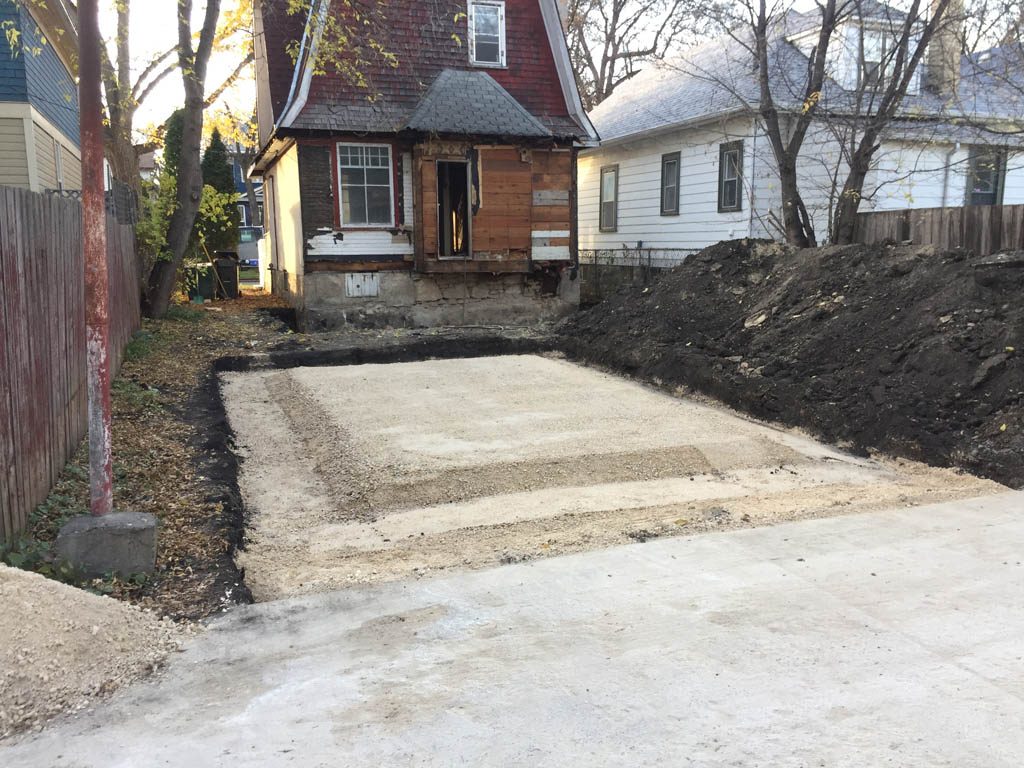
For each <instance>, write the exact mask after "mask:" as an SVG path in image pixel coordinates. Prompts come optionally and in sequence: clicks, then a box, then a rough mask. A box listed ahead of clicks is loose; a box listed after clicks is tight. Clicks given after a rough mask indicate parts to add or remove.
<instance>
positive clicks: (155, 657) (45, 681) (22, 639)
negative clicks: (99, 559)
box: [0, 565, 183, 741]
mask: <svg viewBox="0 0 1024 768" xmlns="http://www.w3.org/2000/svg"><path fill="white" fill-rule="evenodd" d="M0 606H2V608H0V741H2V740H3V739H5V738H7V737H8V736H11V735H12V734H16V733H19V732H21V731H26V730H31V729H33V728H38V727H40V726H41V725H42V724H43V723H45V721H46V720H48V719H49V718H51V717H54V716H55V715H57V714H60V713H61V712H75V711H78V710H81V709H83V708H84V707H87V706H89V705H91V704H92V703H94V702H95V701H96V699H97V698H99V697H102V696H104V695H106V694H108V693H110V692H112V691H114V690H115V689H117V688H119V687H121V686H123V685H126V684H127V683H129V682H131V681H133V680H136V679H138V678H140V677H143V676H145V675H147V674H149V673H150V672H152V671H153V670H155V669H157V668H158V667H159V666H161V665H162V664H163V662H164V660H165V658H166V657H167V656H168V655H169V654H171V653H173V652H175V651H176V650H177V649H178V647H179V644H180V642H181V640H182V639H183V630H181V629H179V628H178V627H177V626H176V625H174V624H172V623H171V622H170V621H168V620H162V621H161V620H159V619H157V618H156V617H155V616H154V615H153V614H151V613H148V612H146V611H143V610H141V609H139V608H136V607H134V606H131V605H127V604H126V603H122V602H119V601H117V600H112V599H111V598H109V597H100V596H99V595H93V594H89V593H88V592H84V591H82V590H80V589H75V588H74V587H70V586H68V585H66V584H59V583H57V582H56V581H50V580H49V579H46V578H44V577H42V576H39V575H38V574H35V573H28V572H27V571H19V570H17V569H16V568H8V567H7V566H5V565H0Z"/></svg>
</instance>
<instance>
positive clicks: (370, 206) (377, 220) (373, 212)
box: [366, 187, 391, 224]
mask: <svg viewBox="0 0 1024 768" xmlns="http://www.w3.org/2000/svg"><path fill="white" fill-rule="evenodd" d="M366 213H367V219H366V220H367V222H368V223H370V224H390V223H391V190H390V189H388V188H387V187H367V188H366Z"/></svg>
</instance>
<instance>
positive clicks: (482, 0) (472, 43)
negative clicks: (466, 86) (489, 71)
mask: <svg viewBox="0 0 1024 768" xmlns="http://www.w3.org/2000/svg"><path fill="white" fill-rule="evenodd" d="M479 6H490V7H492V8H497V9H498V61H497V62H494V61H480V60H478V59H477V57H476V9H477V8H478V7H479ZM468 22H469V62H470V63H471V64H473V65H474V66H477V67H498V68H501V67H507V66H508V56H507V53H508V51H507V46H506V43H505V2H504V0H469V14H468Z"/></svg>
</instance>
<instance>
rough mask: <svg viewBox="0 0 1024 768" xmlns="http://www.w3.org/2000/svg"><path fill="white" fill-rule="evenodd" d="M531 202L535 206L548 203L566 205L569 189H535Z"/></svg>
mask: <svg viewBox="0 0 1024 768" xmlns="http://www.w3.org/2000/svg"><path fill="white" fill-rule="evenodd" d="M533 204H534V206H535V207H543V206H550V205H568V204H569V190H567V189H537V190H534V192H533Z"/></svg>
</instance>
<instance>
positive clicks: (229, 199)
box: [196, 128, 240, 253]
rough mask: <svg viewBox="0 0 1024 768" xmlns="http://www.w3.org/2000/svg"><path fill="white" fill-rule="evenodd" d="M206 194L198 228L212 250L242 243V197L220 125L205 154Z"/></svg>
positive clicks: (204, 193) (204, 179)
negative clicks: (240, 215) (239, 211)
mask: <svg viewBox="0 0 1024 768" xmlns="http://www.w3.org/2000/svg"><path fill="white" fill-rule="evenodd" d="M201 167H202V172H203V185H204V186H203V197H202V200H201V201H200V204H199V216H198V218H197V220H196V230H197V234H198V235H199V238H200V240H201V241H202V242H204V243H205V244H206V247H207V248H208V249H209V250H210V252H211V253H213V252H215V251H227V250H233V249H234V248H236V247H237V246H238V227H239V224H240V221H239V214H238V205H237V203H238V197H239V195H238V194H237V190H236V189H235V179H234V174H233V173H232V169H231V164H230V163H229V162H228V148H227V147H226V146H224V142H223V140H222V139H221V137H220V131H218V130H217V129H216V128H215V129H214V130H213V134H212V136H211V137H210V143H209V145H208V146H207V147H206V152H205V153H203V161H202V164H201Z"/></svg>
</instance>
